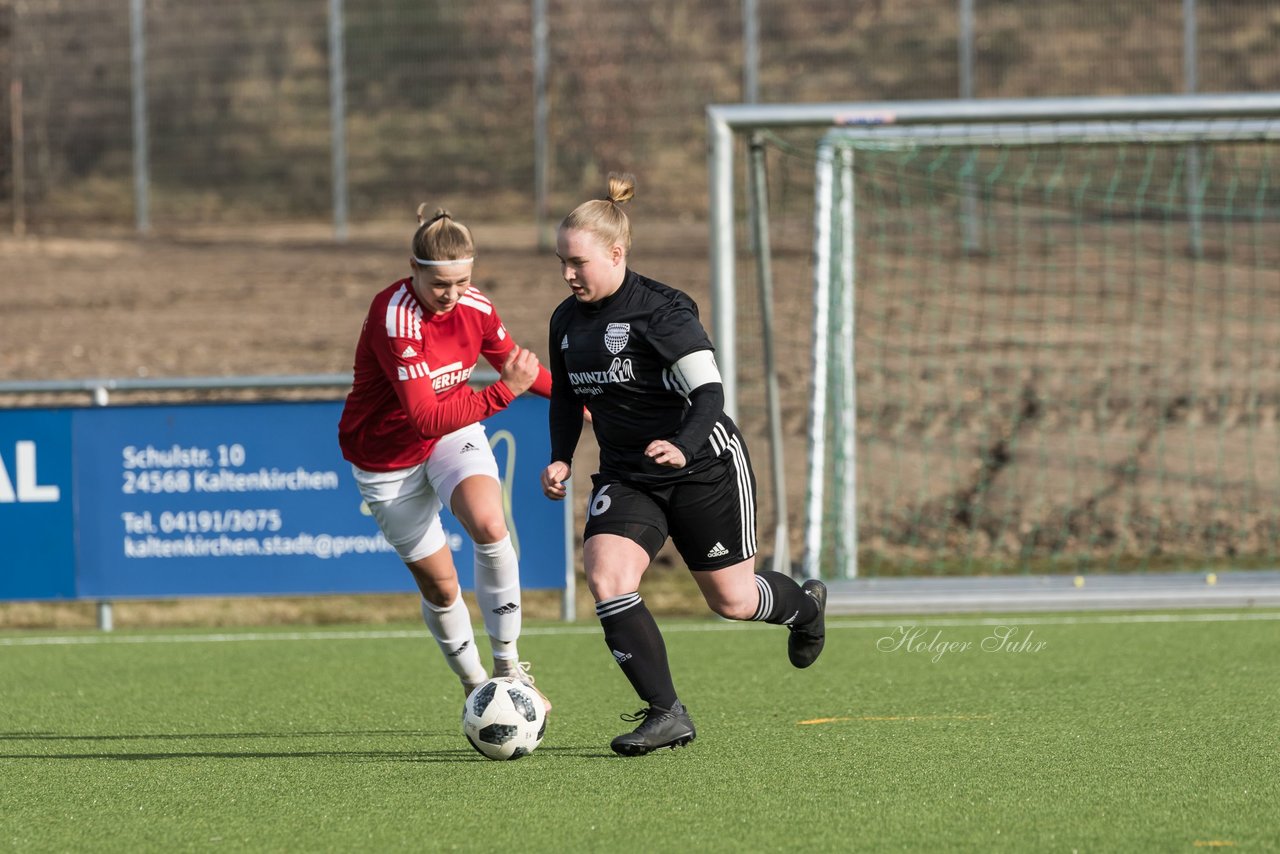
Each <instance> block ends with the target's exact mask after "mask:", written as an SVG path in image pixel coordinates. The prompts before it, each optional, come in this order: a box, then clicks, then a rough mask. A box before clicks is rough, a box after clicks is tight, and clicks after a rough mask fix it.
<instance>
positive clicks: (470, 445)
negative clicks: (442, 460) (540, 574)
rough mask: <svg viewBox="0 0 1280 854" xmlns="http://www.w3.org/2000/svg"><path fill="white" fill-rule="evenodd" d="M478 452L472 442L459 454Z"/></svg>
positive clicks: (463, 447)
mask: <svg viewBox="0 0 1280 854" xmlns="http://www.w3.org/2000/svg"><path fill="white" fill-rule="evenodd" d="M478 450H480V449H479V448H477V447H476V446H475V445H473V444H471V443H470V442H468V443H467V444H465V445H463V446H462V450H461V451H459V452H458V453H460V454H465V453H467V451H478ZM494 613H495V614H496V613H498V612H497V611H494Z"/></svg>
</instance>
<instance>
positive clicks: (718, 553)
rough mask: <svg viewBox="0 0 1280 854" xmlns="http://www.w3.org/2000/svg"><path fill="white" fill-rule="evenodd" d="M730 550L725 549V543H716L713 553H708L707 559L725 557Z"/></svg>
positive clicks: (712, 548) (712, 549)
mask: <svg viewBox="0 0 1280 854" xmlns="http://www.w3.org/2000/svg"><path fill="white" fill-rule="evenodd" d="M728 553H729V550H728V549H726V548H725V547H724V543H716V544H715V545H714V546H712V547H711V551H709V552H707V557H724V556H725V555H727V554H728Z"/></svg>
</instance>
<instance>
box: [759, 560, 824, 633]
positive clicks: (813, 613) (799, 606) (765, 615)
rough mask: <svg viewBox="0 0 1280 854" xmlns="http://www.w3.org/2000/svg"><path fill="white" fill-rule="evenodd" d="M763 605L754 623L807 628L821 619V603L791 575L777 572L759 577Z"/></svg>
mask: <svg viewBox="0 0 1280 854" xmlns="http://www.w3.org/2000/svg"><path fill="white" fill-rule="evenodd" d="M756 587H757V588H758V589H759V590H760V604H759V605H758V606H756V612H755V614H754V615H752V617H751V619H753V620H757V621H759V622H762V623H773V624H774V625H781V626H803V625H804V624H805V623H807V622H809V621H810V620H812V619H813V618H814V617H817V616H818V603H817V602H815V601H813V598H812V597H811V596H809V594H807V593H805V592H804V590H802V589H801V587H800V585H799V584H796V582H795V580H794V579H792V578H791V577H790V576H788V575H783V574H782V573H781V572H774V571H773V570H765V571H764V572H757V573H756Z"/></svg>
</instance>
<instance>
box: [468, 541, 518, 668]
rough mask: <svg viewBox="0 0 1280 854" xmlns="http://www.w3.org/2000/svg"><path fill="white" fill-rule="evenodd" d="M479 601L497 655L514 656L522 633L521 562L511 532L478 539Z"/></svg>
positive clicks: (497, 656) (494, 653)
mask: <svg viewBox="0 0 1280 854" xmlns="http://www.w3.org/2000/svg"><path fill="white" fill-rule="evenodd" d="M475 555H476V604H477V605H479V606H480V613H481V615H482V616H483V617H484V628H485V631H487V632H488V633H489V643H490V645H491V646H492V647H493V657H494V659H495V660H496V659H509V660H514V659H517V658H519V657H520V656H519V653H517V652H516V640H517V639H518V638H519V637H520V562H519V561H518V560H517V559H516V550H515V549H514V548H513V547H512V545H511V537H510V535H508V536H505V537H503V538H502V539H501V540H498V542H496V543H476V547H475Z"/></svg>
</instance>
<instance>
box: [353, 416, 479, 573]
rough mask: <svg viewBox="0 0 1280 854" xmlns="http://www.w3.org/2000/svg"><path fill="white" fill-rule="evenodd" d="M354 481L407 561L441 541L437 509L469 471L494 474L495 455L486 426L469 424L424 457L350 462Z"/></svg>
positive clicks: (446, 502)
mask: <svg viewBox="0 0 1280 854" xmlns="http://www.w3.org/2000/svg"><path fill="white" fill-rule="evenodd" d="M351 471H352V473H353V474H355V478H356V485H357V486H358V487H359V488H360V495H361V497H363V498H364V501H365V504H366V505H368V507H369V512H370V513H372V514H373V518H374V519H375V520H377V522H378V528H379V530H381V531H382V536H384V537H386V538H387V542H389V543H391V545H392V546H393V547H394V548H395V550H396V553H397V554H399V555H400V559H401V560H403V561H405V562H406V563H411V562H412V561H415V560H420V559H422V558H424V557H426V556H428V555H433V554H435V553H436V552H438V551H440V549H441V548H443V547H444V546H445V535H444V527H443V526H442V525H441V524H440V510H441V508H442V507H447V506H449V503H450V500H451V499H452V498H453V490H454V489H456V488H457V486H458V484H459V483H462V481H463V480H465V479H466V478H468V477H472V476H473V475H488V476H489V477H492V478H493V479H494V480H499V477H498V461H497V460H496V459H494V456H493V449H492V448H490V447H489V437H488V436H487V435H485V432H484V427H483V426H482V425H480V424H471V425H469V426H467V427H463V428H462V429H461V430H455V431H453V432H452V433H450V434H448V435H447V436H444V437H443V438H441V439H440V441H439V442H438V443H437V444H436V446H435V448H433V449H432V451H431V456H430V457H428V458H427V459H426V462H422V463H419V464H418V465H416V466H412V467H411V468H407V469H397V470H395V471H365V470H364V469H362V468H358V467H356V466H352V467H351Z"/></svg>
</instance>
